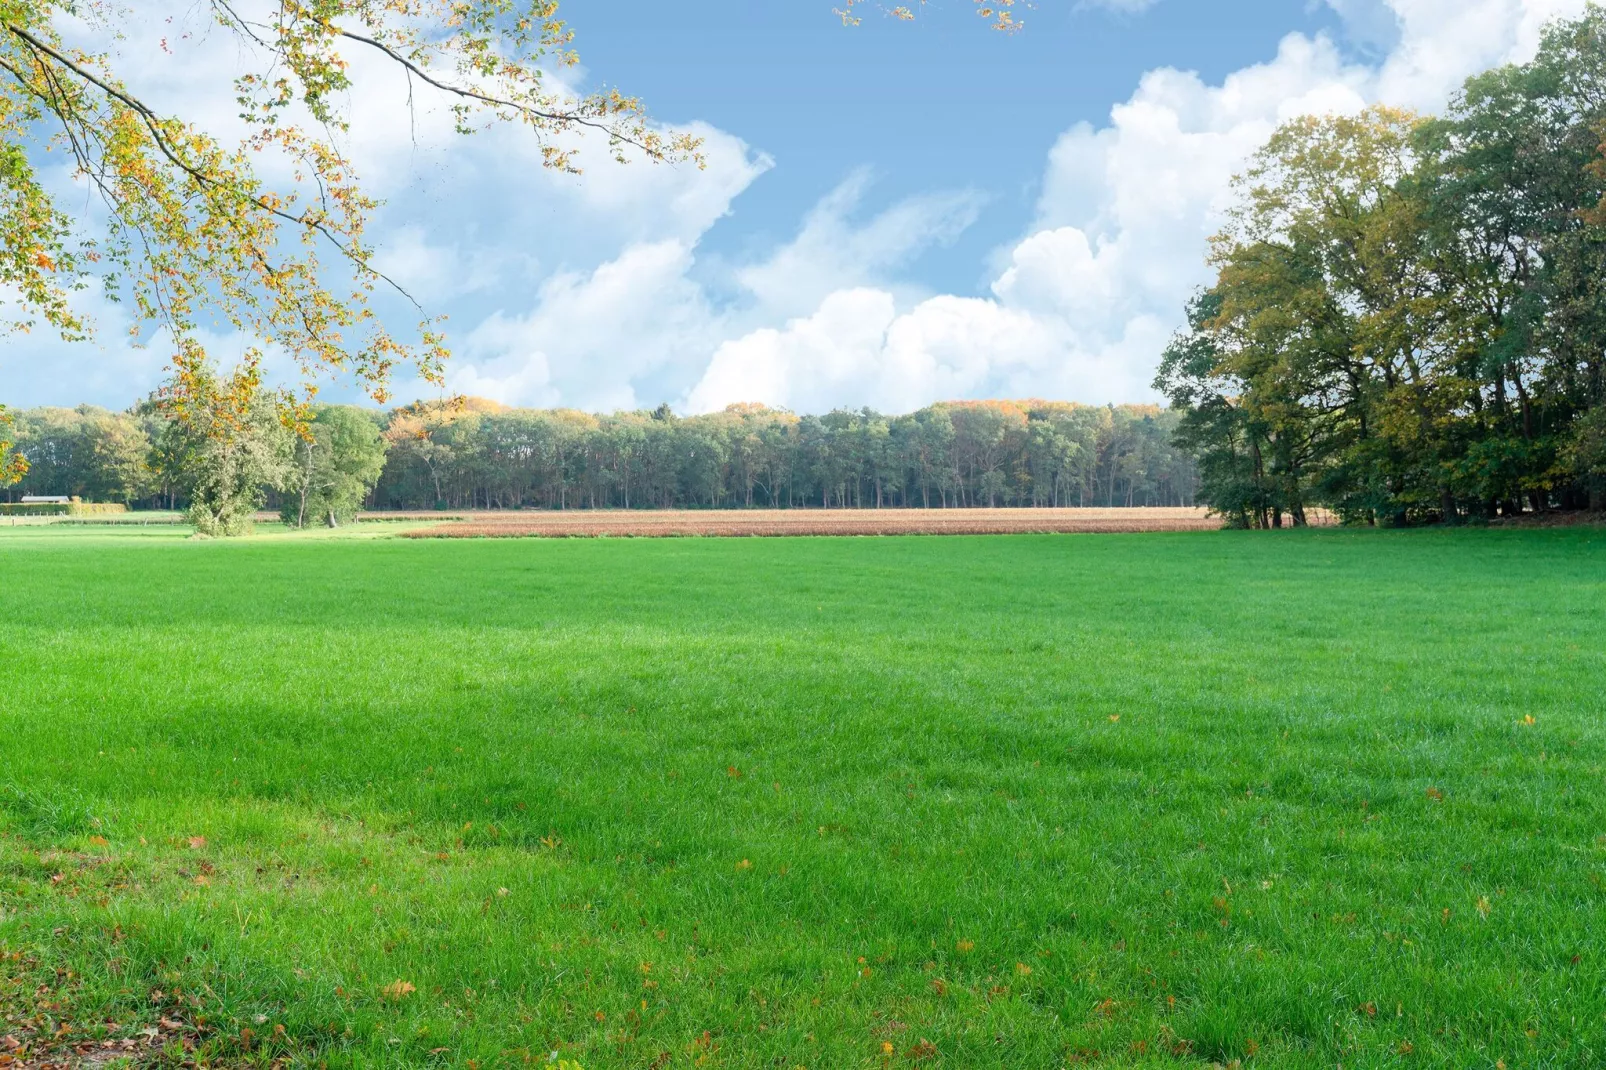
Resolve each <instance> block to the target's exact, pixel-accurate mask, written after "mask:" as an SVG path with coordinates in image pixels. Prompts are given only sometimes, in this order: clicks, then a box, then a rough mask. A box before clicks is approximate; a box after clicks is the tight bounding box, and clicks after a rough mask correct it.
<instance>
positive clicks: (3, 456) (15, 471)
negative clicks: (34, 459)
mask: <svg viewBox="0 0 1606 1070" xmlns="http://www.w3.org/2000/svg"><path fill="white" fill-rule="evenodd" d="M11 424H12V421H11V414H10V413H9V412H7V411H6V407H5V406H4V405H0V487H9V486H12V485H13V484H15V483H17V482H18V481H20V480H21V479H22V477H23V476H25V475H27V474H28V458H26V457H24V456H23V455H22V454H21V453H19V452H18V451H17V450H16V448H15V445H16V444H15V443H13V442H12V441H11V439H10V438H9V437H6V436H7V433H8V432H10V430H11Z"/></svg>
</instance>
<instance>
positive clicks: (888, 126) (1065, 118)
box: [563, 0, 1349, 292]
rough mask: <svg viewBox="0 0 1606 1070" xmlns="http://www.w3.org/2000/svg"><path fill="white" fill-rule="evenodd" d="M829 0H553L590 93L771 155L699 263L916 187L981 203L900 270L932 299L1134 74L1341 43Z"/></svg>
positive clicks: (1201, 15)
mask: <svg viewBox="0 0 1606 1070" xmlns="http://www.w3.org/2000/svg"><path fill="white" fill-rule="evenodd" d="M832 7H833V4H832V3H831V2H830V0H759V2H754V0H708V2H705V3H699V4H697V5H694V7H693V9H694V10H695V11H696V12H697V14H696V16H695V17H687V15H686V10H687V8H686V7H685V6H683V5H678V4H668V3H663V2H661V0H569V2H568V3H566V4H565V6H564V9H563V10H564V14H565V15H566V17H567V18H568V21H569V24H570V26H571V27H573V28H574V30H575V31H576V34H577V41H576V46H577V48H578V49H579V51H580V54H581V56H582V58H583V60H584V62H585V64H586V66H587V68H588V69H589V71H590V72H592V73H593V74H594V75H595V76H597V77H598V78H599V79H606V80H607V81H608V82H609V83H610V84H617V85H619V86H621V87H622V88H624V89H625V90H627V91H628V92H632V93H636V94H639V95H641V96H642V97H643V98H645V99H646V101H647V102H648V103H649V104H650V105H651V107H652V110H653V112H654V113H655V114H656V115H658V116H659V117H661V118H664V119H666V120H669V121H671V122H684V121H690V120H694V119H701V120H704V121H706V122H709V123H712V124H713V125H715V126H718V127H720V128H721V129H724V130H728V131H730V132H732V133H734V134H736V135H738V136H740V137H742V138H744V139H746V140H747V141H748V142H749V143H750V144H752V145H753V146H755V147H756V148H758V149H761V150H762V151H764V152H766V153H768V154H769V155H770V156H772V157H773V158H774V160H775V168H774V169H773V170H772V171H770V172H769V173H767V174H766V175H765V176H764V177H763V178H762V179H760V180H759V181H757V182H755V183H754V184H753V185H752V186H751V187H750V188H749V189H748V190H747V191H745V192H744V193H743V194H742V196H741V197H740V198H739V199H738V201H737V202H736V204H735V206H734V210H733V212H732V214H731V216H730V217H729V218H727V219H725V220H722V221H721V222H720V223H719V224H718V225H717V226H715V227H714V228H713V230H712V231H710V233H709V234H708V236H707V237H706V239H705V248H706V249H708V250H709V251H710V252H729V253H739V252H748V253H751V252H755V251H758V250H761V249H763V248H764V247H765V246H766V244H774V243H777V242H781V241H785V240H787V239H789V238H790V237H791V235H792V231H793V230H794V229H795V227H796V225H797V220H798V219H799V218H800V217H802V215H803V214H804V213H805V212H807V211H808V209H809V207H810V206H811V205H813V204H814V203H815V202H816V201H817V200H819V198H820V197H822V196H824V195H825V194H826V193H827V192H828V191H829V190H830V189H831V188H832V187H834V186H836V185H837V184H838V183H839V182H841V181H842V180H843V179H844V178H846V177H847V176H848V174H849V173H850V172H852V171H853V170H855V169H858V168H867V169H868V170H869V172H870V174H871V175H873V176H874V179H875V184H874V187H873V190H872V192H871V193H870V195H869V196H867V197H866V198H865V203H864V204H863V206H862V207H863V208H864V209H865V210H869V211H873V210H874V209H875V208H876V207H877V206H882V207H884V206H886V205H887V204H890V203H893V202H895V201H896V200H897V199H898V198H900V197H905V196H911V195H915V194H919V193H922V192H925V191H929V190H932V189H970V190H975V191H977V192H978V193H979V194H980V195H981V196H982V197H984V198H985V200H986V206H985V208H984V209H983V210H982V212H981V215H980V217H979V218H978V219H977V222H976V224H975V225H973V226H972V227H970V228H968V229H967V230H966V231H965V233H964V234H963V235H962V236H961V237H960V238H959V239H958V240H957V241H955V242H954V243H953V244H952V246H950V247H948V248H945V249H939V250H937V251H934V252H932V253H931V254H929V255H927V256H926V257H924V258H923V259H922V262H921V263H920V264H919V265H918V275H919V277H920V278H921V279H922V280H923V281H925V282H927V283H928V284H930V285H932V286H933V287H938V288H944V289H956V290H959V291H962V292H969V291H980V290H982V289H984V288H985V285H986V281H987V279H986V274H987V272H986V268H985V257H986V255H987V253H988V252H989V251H990V250H991V249H992V248H993V247H994V246H996V245H998V244H1000V243H1003V242H1005V241H1008V240H1009V239H1011V238H1013V237H1015V236H1017V235H1018V234H1019V233H1020V232H1021V231H1022V230H1023V229H1024V228H1025V227H1026V226H1027V225H1028V223H1029V222H1030V221H1031V218H1032V215H1033V212H1034V209H1035V205H1036V201H1037V197H1038V194H1039V192H1040V185H1041V179H1042V175H1043V159H1044V157H1045V156H1046V154H1047V153H1048V150H1049V148H1050V147H1051V146H1052V145H1053V144H1054V141H1055V139H1056V138H1057V137H1058V136H1059V135H1060V134H1061V133H1062V132H1063V131H1064V130H1065V129H1066V128H1067V127H1069V126H1071V125H1072V124H1073V123H1075V122H1077V121H1088V122H1093V123H1099V122H1102V121H1103V120H1105V119H1106V118H1107V117H1108V115H1109V112H1110V108H1111V106H1112V105H1114V104H1116V103H1117V102H1119V101H1122V100H1125V99H1126V98H1127V97H1129V96H1130V95H1131V94H1132V90H1133V88H1134V87H1135V86H1136V85H1137V83H1138V80H1139V78H1140V77H1142V75H1143V73H1144V72H1145V71H1149V70H1152V69H1154V68H1157V67H1167V66H1169V67H1177V68H1179V69H1182V70H1192V71H1197V72H1199V74H1200V75H1201V76H1202V77H1203V78H1204V79H1205V80H1206V81H1208V82H1217V81H1220V80H1221V79H1222V78H1224V77H1226V75H1228V74H1230V73H1231V72H1232V71H1235V70H1238V69H1240V68H1242V67H1245V66H1248V65H1250V64H1252V63H1256V62H1259V61H1263V60H1265V59H1268V58H1270V57H1272V56H1274V55H1275V54H1276V51H1277V44H1278V42H1279V41H1280V40H1281V39H1282V38H1283V37H1284V36H1285V35H1286V34H1288V33H1290V32H1292V31H1303V32H1306V33H1315V32H1319V31H1322V30H1326V31H1330V32H1333V33H1334V34H1335V36H1337V37H1339V38H1341V39H1343V40H1344V41H1345V42H1346V44H1347V43H1348V41H1349V37H1348V34H1346V33H1345V32H1344V26H1343V22H1342V20H1341V19H1340V18H1339V17H1338V15H1337V13H1336V12H1335V11H1334V10H1333V9H1332V8H1330V7H1328V6H1327V5H1326V4H1325V3H1322V4H1316V5H1308V4H1304V3H1301V2H1300V0H1165V2H1163V3H1158V4H1156V5H1154V6H1153V7H1150V8H1149V9H1148V10H1147V11H1142V12H1135V13H1134V12H1122V11H1112V10H1110V9H1109V8H1107V7H1100V6H1094V5H1090V4H1079V3H1075V2H1070V0H1059V2H1056V0H1044V2H1043V3H1041V4H1039V5H1038V6H1037V8H1036V9H1034V10H1028V11H1026V12H1025V13H1024V15H1023V17H1024V20H1025V22H1026V25H1027V29H1026V30H1025V31H1023V32H1020V33H1015V34H998V33H989V32H986V31H985V30H984V28H983V24H982V23H981V22H980V20H978V18H977V17H976V14H975V12H974V10H973V5H972V4H971V3H970V0H933V2H932V3H930V4H928V5H927V8H926V10H925V11H923V12H922V13H921V15H920V18H919V20H918V21H916V22H914V23H907V22H902V21H899V20H896V19H892V18H888V17H886V16H885V15H884V14H881V13H879V12H878V11H877V10H876V9H874V8H868V7H863V8H860V9H859V10H860V11H862V12H863V19H862V21H861V23H860V24H859V25H858V26H857V27H853V28H847V27H844V26H843V25H842V23H841V21H840V20H838V19H836V18H834V17H832V15H831V9H832Z"/></svg>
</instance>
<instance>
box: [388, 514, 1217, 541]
mask: <svg viewBox="0 0 1606 1070" xmlns="http://www.w3.org/2000/svg"><path fill="white" fill-rule="evenodd" d="M1220 527H1221V520H1220V518H1218V517H1212V516H1209V515H1208V514H1207V513H1206V512H1205V510H1203V509H1141V508H1134V509H750V510H747V509H744V510H717V511H716V510H709V511H707V512H700V511H692V510H663V511H641V512H614V511H609V512H590V511H586V512H569V513H535V514H531V513H506V514H480V515H477V516H475V517H473V518H472V519H467V520H459V521H455V522H449V523H444V524H436V525H432V526H430V527H428V528H421V529H418V530H416V531H409V532H405V533H404V534H405V535H406V536H407V537H409V538H532V537H533V538H563V537H600V536H641V537H669V536H684V535H702V536H716V537H736V536H785V535H1042V534H1073V533H1097V532H1146V531H1213V530H1217V529H1219V528H1220Z"/></svg>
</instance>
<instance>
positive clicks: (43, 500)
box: [22, 494, 72, 505]
mask: <svg viewBox="0 0 1606 1070" xmlns="http://www.w3.org/2000/svg"><path fill="white" fill-rule="evenodd" d="M71 501H72V499H71V498H69V497H68V496H67V495H65V494H24V495H23V496H22V504H23V505H66V504H68V503H69V502H71Z"/></svg>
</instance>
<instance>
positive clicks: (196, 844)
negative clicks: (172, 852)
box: [190, 836, 206, 851]
mask: <svg viewBox="0 0 1606 1070" xmlns="http://www.w3.org/2000/svg"><path fill="white" fill-rule="evenodd" d="M205 846H206V837H205V836H191V837H190V850H192V851H199V850H200V849H201V848H203V847H205Z"/></svg>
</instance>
